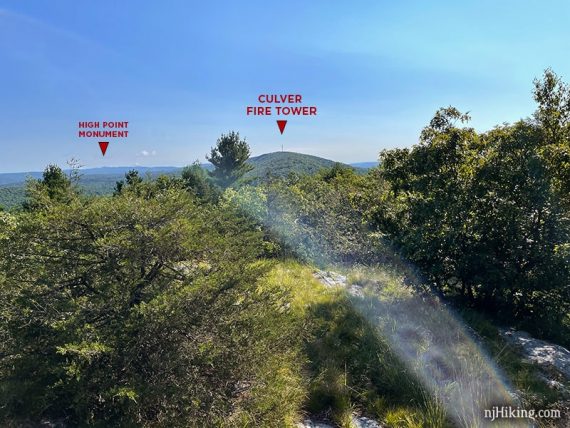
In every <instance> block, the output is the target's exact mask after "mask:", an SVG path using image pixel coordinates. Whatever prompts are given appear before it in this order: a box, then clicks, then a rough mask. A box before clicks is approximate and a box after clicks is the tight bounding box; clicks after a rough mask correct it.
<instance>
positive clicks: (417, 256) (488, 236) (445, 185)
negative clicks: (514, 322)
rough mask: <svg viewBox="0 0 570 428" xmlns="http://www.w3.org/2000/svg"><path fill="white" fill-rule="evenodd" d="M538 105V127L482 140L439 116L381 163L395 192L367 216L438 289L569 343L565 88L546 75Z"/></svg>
mask: <svg viewBox="0 0 570 428" xmlns="http://www.w3.org/2000/svg"><path fill="white" fill-rule="evenodd" d="M535 98H536V99H537V101H538V102H539V108H538V110H537V113H536V115H535V117H536V120H535V122H532V121H519V122H517V123H515V124H513V125H504V126H501V127H497V128H495V129H493V130H492V131H489V132H487V133H484V134H477V133H476V132H475V131H474V130H473V129H472V128H466V127H457V125H456V122H457V121H460V122H462V123H464V122H465V121H467V120H468V116H466V115H462V114H461V113H459V112H458V111H457V110H456V109H454V108H447V109H442V110H440V111H439V112H437V114H436V116H435V117H434V119H433V120H432V121H431V122H430V125H429V126H428V127H426V128H425V129H424V130H423V132H422V135H421V139H420V144H418V145H417V146H414V147H413V148H412V149H411V150H409V149H398V150H391V151H385V152H383V153H382V154H381V167H380V170H379V171H380V175H379V177H378V180H379V182H380V185H384V184H385V183H386V184H388V186H389V192H388V193H387V197H385V198H384V200H383V203H382V205H381V206H379V207H374V208H372V210H371V211H370V213H369V216H370V218H371V220H372V222H373V223H374V224H376V226H377V227H378V228H379V229H380V230H382V231H384V232H386V233H388V234H389V236H390V237H391V238H392V239H393V240H394V242H396V243H397V245H398V246H400V248H401V249H402V251H403V252H404V254H405V255H406V256H407V257H408V258H409V259H411V260H413V261H414V262H416V263H417V264H419V266H420V267H422V269H423V271H424V272H425V273H426V274H427V275H428V277H429V278H430V279H431V280H432V281H433V282H434V283H435V284H436V285H437V286H438V287H439V288H440V289H442V290H444V291H452V292H459V293H460V294H462V295H464V296H465V298H467V299H469V300H471V301H474V302H476V303H477V304H478V305H480V306H482V307H485V309H486V310H488V311H489V312H492V313H497V312H502V313H503V314H504V315H505V316H509V315H511V316H512V315H514V316H516V317H517V318H518V319H519V320H532V322H531V324H533V325H534V328H533V330H534V331H535V332H537V333H539V334H543V335H544V334H546V335H550V336H551V337H557V338H558V339H561V340H562V339H563V338H562V337H561V335H560V334H559V332H560V323H561V320H562V319H563V317H564V316H565V314H567V313H568V311H569V310H570V295H569V291H568V290H569V287H568V284H569V283H570V263H569V261H570V259H569V258H568V246H569V243H570V221H569V213H570V205H569V204H568V196H567V192H565V191H564V190H563V189H565V186H566V181H565V178H566V176H565V174H566V171H567V170H568V166H567V162H566V160H565V159H566V158H565V155H562V154H564V153H567V152H568V151H569V150H570V139H569V137H568V136H569V135H570V134H569V132H568V129H569V127H568V123H567V122H568V119H567V118H568V114H569V113H568V111H567V110H568V108H569V107H568V101H567V100H568V88H567V87H566V86H564V85H563V84H562V83H561V82H560V81H559V80H558V79H557V78H556V77H555V76H554V75H553V74H552V73H551V72H549V71H547V72H546V74H545V77H544V80H543V81H542V82H536V90H535ZM553 153H557V154H558V156H557V155H554V154H553ZM536 321H539V323H536Z"/></svg>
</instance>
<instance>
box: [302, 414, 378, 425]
mask: <svg viewBox="0 0 570 428" xmlns="http://www.w3.org/2000/svg"><path fill="white" fill-rule="evenodd" d="M352 423H353V425H354V426H355V428H382V425H380V424H379V423H378V422H376V421H374V420H372V419H370V418H367V417H365V416H356V415H354V416H353V417H352ZM297 427H298V428H334V426H333V425H329V424H328V423H324V422H315V421H312V420H311V419H305V420H304V421H303V422H299V423H298V424H297Z"/></svg>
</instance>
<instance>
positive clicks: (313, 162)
mask: <svg viewBox="0 0 570 428" xmlns="http://www.w3.org/2000/svg"><path fill="white" fill-rule="evenodd" d="M248 162H249V163H250V164H251V165H252V166H253V169H252V170H251V171H249V172H248V173H247V174H246V175H245V177H244V180H245V181H247V182H250V183H257V182H259V181H263V180H264V179H266V178H269V177H286V176H287V175H289V174H290V173H291V172H294V173H296V174H299V175H303V174H314V173H316V172H318V171H319V170H320V169H322V168H330V167H332V166H333V165H334V164H336V163H340V162H335V161H332V160H330V159H325V158H321V157H318V156H312V155H306V154H302V153H296V152H273V153H266V154H262V155H259V156H253V157H251V158H250V159H249V161H248ZM376 164H377V163H376V162H360V163H357V164H353V165H348V164H343V165H346V166H349V167H352V168H354V170H355V171H357V172H360V173H363V172H365V171H366V169H367V168H369V167H370V166H375V165H376ZM368 165H370V166H368ZM202 167H203V168H205V169H208V170H211V169H212V168H213V166H212V164H209V163H204V164H202ZM133 169H135V170H137V171H139V174H140V175H141V176H143V177H144V176H145V175H147V174H148V175H150V176H156V175H160V174H174V175H176V174H179V173H180V172H181V171H182V168H181V167H174V166H153V167H148V166H117V167H100V168H86V169H81V170H80V174H81V184H82V186H83V188H84V189H85V191H86V193H88V194H92V195H104V194H110V193H112V191H113V188H114V186H115V183H116V182H117V181H118V180H121V179H123V178H124V175H125V174H126V173H127V172H128V171H130V170H133ZM65 171H66V172H67V173H69V172H70V170H69V169H67V170H65ZM41 177H42V172H39V171H33V172H15V173H0V206H5V207H12V206H15V205H18V204H20V203H21V202H22V201H23V200H24V197H25V191H24V184H25V181H26V179H28V178H34V179H39V178H41Z"/></svg>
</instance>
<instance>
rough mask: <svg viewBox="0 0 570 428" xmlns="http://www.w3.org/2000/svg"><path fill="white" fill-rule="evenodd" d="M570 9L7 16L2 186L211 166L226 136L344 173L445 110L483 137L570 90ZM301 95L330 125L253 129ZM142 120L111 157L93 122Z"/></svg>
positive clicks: (368, 7)
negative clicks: (551, 87)
mask: <svg viewBox="0 0 570 428" xmlns="http://www.w3.org/2000/svg"><path fill="white" fill-rule="evenodd" d="M569 23H570V3H569V2H567V1H565V0H562V1H548V2H545V1H524V0H519V1H510V0H502V1H496V0H495V1H488V0H480V1H462V2H451V1H431V2H425V1H402V2H394V1H352V2H331V1H321V0H311V1H289V2H268V1H267V0H266V1H241V2H238V1H235V2H233V1H232V2H230V1H226V2H219V1H208V2H206V1H204V2H194V1H169V2H137V1H120V2H118V1H113V2H111V1H102V0H100V1H97V2H77V1H58V0H51V1H49V2H47V1H45V0H37V1H36V0H29V1H25V2H22V1H21V0H18V1H0V59H1V67H0V145H1V149H2V150H1V152H0V172H11V171H28V170H41V169H43V167H44V166H45V165H46V164H48V163H58V164H60V165H65V162H66V160H68V159H70V158H72V157H75V158H78V159H79V160H80V161H81V163H82V164H83V165H85V166H88V167H96V166H103V165H113V166H118V165H135V164H140V165H176V166H179V165H185V164H188V163H191V162H192V161H194V160H195V159H200V160H201V161H204V156H205V154H206V153H207V152H208V150H209V148H210V147H211V146H212V145H213V144H215V141H216V139H217V138H218V137H219V135H220V134H221V133H222V132H227V131H228V130H237V131H239V132H240V134H241V135H242V136H245V137H246V138H247V141H248V142H249V144H250V146H251V148H252V151H253V154H254V155H256V154H261V153H266V152H272V151H276V150H280V149H281V145H282V144H283V145H284V148H285V150H290V151H298V152H302V153H308V154H314V155H318V156H323V157H327V158H331V159H334V160H339V161H344V162H357V161H369V160H375V159H376V158H377V155H378V152H379V151H380V150H382V149H384V148H392V147H403V146H410V145H412V144H414V143H416V142H417V137H418V135H419V132H420V130H421V128H422V127H423V126H424V125H425V124H426V123H427V122H428V121H429V119H430V118H431V116H432V115H433V113H434V112H435V110H436V109H437V108H438V107H441V106H447V105H454V106H456V107H457V108H459V109H460V110H463V111H470V112H471V115H472V117H473V120H472V125H473V126H474V127H475V128H477V129H479V130H486V129H489V128H492V127H493V126H494V125H496V124H500V123H503V122H512V121H515V120H517V119H519V118H522V117H527V116H529V115H530V114H532V111H533V110H534V103H533V100H532V96H531V90H532V80H533V78H534V77H536V76H540V75H541V73H542V71H543V70H544V69H545V68H546V67H552V68H553V69H554V70H555V71H556V72H557V73H558V74H560V75H562V77H563V78H565V79H566V80H567V81H570V55H569V53H570V25H569ZM261 93H268V94H273V93H277V94H281V93H300V94H302V95H303V98H304V101H305V102H306V104H308V105H316V106H317V107H318V112H319V114H318V116H317V117H306V118H288V120H289V123H288V125H287V128H286V130H285V133H284V134H283V135H279V132H278V129H277V125H276V124H275V119H276V118H275V117H271V118H267V117H266V118H262V117H247V116H246V115H245V107H246V106H247V105H251V104H254V103H255V101H256V98H257V96H258V95H259V94H261ZM88 120H99V121H103V120H116V121H129V123H130V126H129V128H130V136H129V138H127V139H123V140H119V141H113V140H111V145H110V146H109V150H108V152H107V155H106V156H105V157H104V158H103V157H102V156H101V153H100V151H99V148H98V146H97V139H93V140H88V139H79V138H77V137H76V135H77V123H78V122H79V121H88Z"/></svg>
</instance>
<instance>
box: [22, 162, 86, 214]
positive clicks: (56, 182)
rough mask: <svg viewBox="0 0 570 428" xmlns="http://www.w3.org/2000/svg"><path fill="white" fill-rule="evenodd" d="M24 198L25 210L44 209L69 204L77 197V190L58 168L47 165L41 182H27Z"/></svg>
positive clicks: (32, 180) (30, 180) (31, 180)
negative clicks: (54, 205) (59, 204)
mask: <svg viewBox="0 0 570 428" xmlns="http://www.w3.org/2000/svg"><path fill="white" fill-rule="evenodd" d="M26 196H27V199H26V202H25V203H24V208H25V209H27V210H38V209H46V208H48V207H49V206H50V205H52V204H58V203H69V202H71V201H72V200H73V199H74V198H75V197H76V196H77V189H76V188H75V186H74V185H73V184H72V182H71V179H70V177H68V176H67V175H66V174H65V173H64V172H63V170H62V169H61V168H60V167H58V166H57V165H48V166H47V167H46V169H45V170H44V172H43V175H42V179H41V180H34V179H29V180H28V182H27V185H26Z"/></svg>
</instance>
